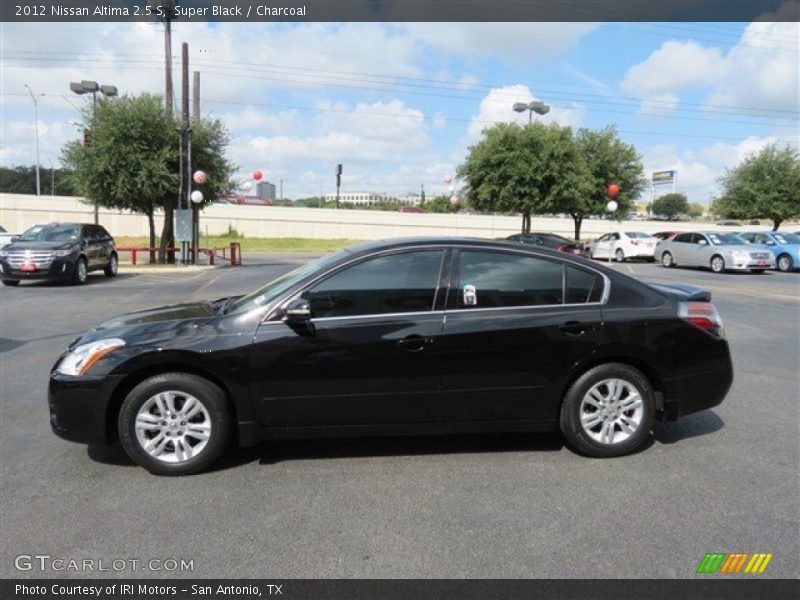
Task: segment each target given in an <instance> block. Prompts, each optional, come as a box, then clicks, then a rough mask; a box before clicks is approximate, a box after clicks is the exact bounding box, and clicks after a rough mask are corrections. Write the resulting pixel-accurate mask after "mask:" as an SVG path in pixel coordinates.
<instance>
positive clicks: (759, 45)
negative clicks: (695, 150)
mask: <svg viewBox="0 0 800 600" xmlns="http://www.w3.org/2000/svg"><path fill="white" fill-rule="evenodd" d="M796 4H797V3H796V2H795V3H785V4H784V5H783V7H782V8H781V11H787V10H790V9H791V8H792V6H793V5H794V10H795V11H796ZM763 18H766V19H769V18H775V17H774V15H769V14H767V15H764V16H763ZM799 52H800V28H798V26H797V23H796V22H791V21H790V22H761V21H758V22H754V23H751V24H749V25H748V26H747V27H746V29H745V31H744V33H743V34H742V36H741V39H740V40H739V42H738V43H737V44H736V45H735V46H734V47H733V48H731V49H730V51H728V52H727V53H723V52H722V50H721V49H720V48H716V47H709V46H703V45H701V44H699V43H697V42H695V41H676V40H670V41H668V42H665V43H664V44H662V45H661V47H660V48H659V49H657V50H655V51H654V52H653V53H652V54H651V55H650V56H649V57H648V58H647V59H646V60H645V61H643V62H641V63H638V64H636V65H633V66H632V67H630V68H629V69H628V71H627V73H626V74H625V78H624V80H623V81H622V84H621V88H622V90H623V91H624V92H625V93H627V94H629V95H632V96H635V97H638V98H642V100H643V102H642V106H641V108H640V113H641V114H649V115H651V116H661V115H667V114H671V112H672V111H673V110H674V108H675V104H676V103H677V101H678V98H679V94H680V93H681V92H682V91H684V90H686V89H689V88H698V89H702V88H705V89H708V90H709V93H708V96H707V97H706V101H705V105H706V108H707V109H709V110H714V109H718V108H719V107H720V106H725V107H746V108H753V107H755V108H757V109H762V110H764V109H766V110H782V111H787V112H794V113H795V115H796V113H797V112H798V110H800V77H799V76H798V73H800V61H798V59H797V57H798V53H799ZM665 98H666V99H667V100H668V101H667V102H666V103H660V102H653V100H654V99H655V100H662V99H665ZM670 107H671V109H670Z"/></svg>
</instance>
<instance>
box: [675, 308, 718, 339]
mask: <svg viewBox="0 0 800 600" xmlns="http://www.w3.org/2000/svg"><path fill="white" fill-rule="evenodd" d="M678 316H679V317H680V318H681V319H683V320H684V321H688V322H689V323H691V324H692V325H694V326H696V327H699V328H700V329H702V330H704V331H708V332H709V333H713V334H714V335H716V336H719V337H723V338H724V337H725V328H724V326H723V324H722V317H720V316H719V313H718V312H717V307H716V306H714V305H713V304H712V303H711V302H693V301H689V302H681V303H680V306H679V308H678Z"/></svg>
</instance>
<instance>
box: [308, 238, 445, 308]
mask: <svg viewBox="0 0 800 600" xmlns="http://www.w3.org/2000/svg"><path fill="white" fill-rule="evenodd" d="M443 256H444V251H443V250H422V251H416V252H403V253H399V254H389V255H386V256H379V257H376V258H371V259H367V260H365V261H363V262H360V263H358V264H355V265H353V266H351V267H346V268H345V269H343V270H341V271H338V272H337V273H334V274H333V275H331V276H330V277H328V278H327V279H325V280H324V281H322V282H320V283H318V284H316V285H314V286H312V287H311V288H309V289H308V290H306V291H305V292H303V294H302V298H305V299H306V300H308V302H309V304H310V305H311V315H312V317H314V318H320V317H350V316H361V315H381V314H389V313H405V312H422V311H428V310H432V309H433V302H434V299H435V297H436V288H437V286H438V283H439V272H440V271H441V268H442V258H443Z"/></svg>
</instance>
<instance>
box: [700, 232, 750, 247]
mask: <svg viewBox="0 0 800 600" xmlns="http://www.w3.org/2000/svg"><path fill="white" fill-rule="evenodd" d="M707 235H708V239H710V240H711V243H712V244H714V245H715V246H738V245H742V244H744V243H745V241H744V240H743V239H742V238H740V237H739V236H738V235H733V234H732V233H709V234H707Z"/></svg>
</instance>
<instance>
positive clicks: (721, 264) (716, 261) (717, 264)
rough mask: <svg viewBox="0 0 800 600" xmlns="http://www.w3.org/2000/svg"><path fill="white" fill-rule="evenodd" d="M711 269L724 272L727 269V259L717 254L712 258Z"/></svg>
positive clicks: (715, 271)
mask: <svg viewBox="0 0 800 600" xmlns="http://www.w3.org/2000/svg"><path fill="white" fill-rule="evenodd" d="M711 270H712V271H714V273H722V272H723V271H724V270H725V259H723V258H722V257H721V256H715V257H714V258H712V259H711Z"/></svg>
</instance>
